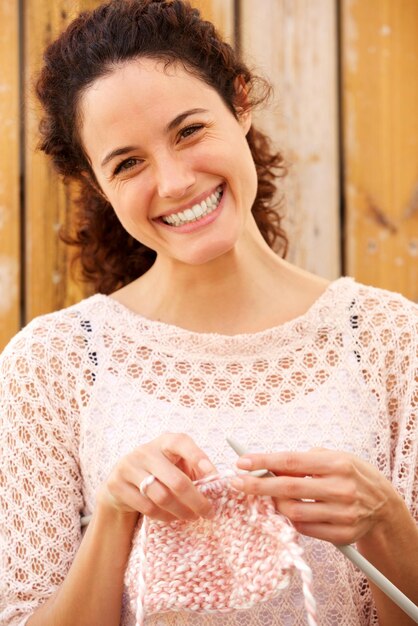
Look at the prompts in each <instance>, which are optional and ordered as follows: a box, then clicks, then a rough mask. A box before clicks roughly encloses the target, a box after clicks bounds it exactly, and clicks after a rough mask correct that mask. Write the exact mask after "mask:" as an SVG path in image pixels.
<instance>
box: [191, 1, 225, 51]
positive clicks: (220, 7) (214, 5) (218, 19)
mask: <svg viewBox="0 0 418 626" xmlns="http://www.w3.org/2000/svg"><path fill="white" fill-rule="evenodd" d="M190 4H191V5H192V6H194V7H196V8H197V9H199V11H200V12H201V14H202V16H203V17H204V19H206V20H209V22H212V23H213V24H215V26H216V28H218V29H219V32H220V33H221V34H222V36H223V37H225V39H226V41H227V42H228V43H229V44H230V45H231V46H233V45H234V33H235V27H234V19H235V15H234V2H233V0H191V2H190Z"/></svg>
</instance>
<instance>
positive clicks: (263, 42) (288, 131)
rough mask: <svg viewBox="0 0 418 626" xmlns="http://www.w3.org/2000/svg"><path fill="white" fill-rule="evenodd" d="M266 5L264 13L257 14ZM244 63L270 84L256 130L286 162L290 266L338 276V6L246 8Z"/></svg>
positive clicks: (304, 3) (311, 1)
mask: <svg viewBox="0 0 418 626" xmlns="http://www.w3.org/2000/svg"><path fill="white" fill-rule="evenodd" d="M260 4H262V8H263V10H260ZM240 32H241V48H242V52H243V57H244V60H246V61H247V63H248V64H249V65H250V67H254V68H255V70H256V71H257V70H258V71H259V73H261V74H262V75H264V76H266V77H267V79H268V80H270V82H271V83H272V84H273V87H274V92H275V105H274V106H273V107H272V108H271V109H269V110H265V111H264V110H263V111H262V112H260V113H259V114H258V116H257V118H256V120H257V124H258V125H259V126H260V127H261V128H262V129H263V130H264V131H266V132H267V134H268V135H269V136H270V137H271V138H272V140H273V141H274V143H275V145H276V146H277V147H278V149H279V150H280V151H281V152H282V153H283V154H284V155H285V157H286V160H287V161H288V163H289V164H290V169H289V173H288V176H287V177H286V180H285V181H284V191H285V213H286V219H285V222H284V225H285V228H286V230H287V232H288V235H289V239H290V253H289V256H288V258H289V260H290V261H292V262H294V263H296V264H297V265H299V266H301V267H303V268H305V269H308V270H310V271H312V272H314V273H316V274H319V275H321V276H324V277H328V278H330V279H331V278H336V277H337V276H339V275H340V271H341V268H340V224H339V206H340V198H339V156H338V155H339V146H338V143H339V141H338V134H339V131H338V78H337V68H338V62H337V55H338V53H337V16H336V3H335V2H334V1H333V0H291V1H289V0H263V1H262V3H259V2H254V0H241V28H240Z"/></svg>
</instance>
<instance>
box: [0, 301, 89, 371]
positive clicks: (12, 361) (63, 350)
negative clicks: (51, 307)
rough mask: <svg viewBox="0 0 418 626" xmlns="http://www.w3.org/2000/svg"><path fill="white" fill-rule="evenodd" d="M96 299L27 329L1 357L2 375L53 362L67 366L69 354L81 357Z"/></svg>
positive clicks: (34, 322)
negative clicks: (18, 368) (11, 370)
mask: <svg viewBox="0 0 418 626" xmlns="http://www.w3.org/2000/svg"><path fill="white" fill-rule="evenodd" d="M98 300H99V298H98V297H97V295H95V296H91V297H90V298H86V299H85V300H82V301H81V302H79V303H77V304H74V305H72V306H69V307H66V308H64V309H61V310H58V311H54V312H52V313H47V314H44V315H40V316H38V317H36V318H34V319H33V320H31V321H30V322H29V323H28V324H27V325H26V326H24V327H23V328H22V329H21V330H20V331H19V332H18V333H17V334H16V335H15V336H14V337H13V338H12V339H11V340H10V341H9V343H8V344H7V345H6V347H5V348H4V350H3V351H2V353H1V355H0V371H1V372H2V373H3V374H4V373H5V370H7V369H8V367H11V366H14V367H16V365H18V366H19V364H20V366H21V367H23V363H24V362H25V363H26V366H28V365H30V364H31V365H32V366H36V364H37V363H42V364H45V363H47V362H48V361H50V360H51V359H54V358H55V359H59V360H60V361H61V362H64V360H65V357H66V356H68V354H69V353H72V354H80V353H81V352H82V351H83V347H84V346H85V345H86V343H87V337H88V332H89V329H90V328H91V321H90V320H91V319H92V318H94V315H95V309H96V303H97V301H98Z"/></svg>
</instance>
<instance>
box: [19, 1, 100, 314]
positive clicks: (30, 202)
mask: <svg viewBox="0 0 418 626" xmlns="http://www.w3.org/2000/svg"><path fill="white" fill-rule="evenodd" d="M99 4H100V2H99V0H77V1H74V0H54V2H51V1H50V0H27V2H26V4H25V13H24V20H25V63H24V67H25V102H26V103H27V106H26V114H25V119H26V123H25V128H26V136H25V152H26V185H25V197H26V206H25V211H26V220H25V223H26V235H25V237H26V258H25V264H26V265H25V266H26V285H25V302H26V319H25V321H26V322H28V321H30V320H31V319H32V318H33V317H35V316H37V315H41V314H43V313H47V312H49V311H54V310H57V309H60V308H62V307H64V306H68V305H70V304H72V303H73V302H75V301H77V300H80V299H81V298H82V297H83V296H84V295H85V292H86V289H85V288H84V287H83V286H82V285H78V284H76V283H75V282H74V280H73V278H72V276H71V273H70V259H71V254H72V250H70V249H69V248H68V247H67V246H65V245H64V244H63V243H62V242H61V241H59V239H58V230H59V227H60V225H62V224H65V223H66V222H67V220H68V213H69V211H70V208H71V202H72V200H71V198H72V194H73V193H74V190H73V189H72V188H71V187H65V186H64V185H63V183H62V182H61V181H60V180H59V178H58V176H57V175H56V173H55V171H54V170H53V168H52V165H51V164H50V162H49V160H48V159H47V158H46V157H45V155H44V154H43V153H41V152H39V151H36V146H37V143H38V139H39V136H38V124H39V107H38V104H37V102H36V100H35V98H34V95H33V84H34V79H35V76H36V72H37V71H39V68H40V66H41V61H42V54H43V50H44V48H45V47H46V45H47V44H48V43H50V42H51V41H53V40H54V39H55V37H56V36H57V35H58V34H59V33H60V32H61V31H62V30H64V28H65V26H66V25H67V24H68V22H70V21H71V20H72V19H73V18H74V17H75V16H76V15H77V14H78V13H79V12H80V11H81V10H86V9H91V8H94V7H95V6H97V5H99Z"/></svg>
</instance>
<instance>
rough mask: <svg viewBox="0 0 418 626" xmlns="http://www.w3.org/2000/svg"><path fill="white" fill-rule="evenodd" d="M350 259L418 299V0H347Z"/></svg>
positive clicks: (350, 264)
mask: <svg viewBox="0 0 418 626" xmlns="http://www.w3.org/2000/svg"><path fill="white" fill-rule="evenodd" d="M342 33H343V105H344V106H343V114H344V147H345V150H344V151H345V155H344V160H345V195H346V225H347V228H346V241H347V246H346V267H347V272H348V273H349V274H351V275H354V276H355V277H356V278H357V279H359V280H361V281H362V282H365V283H368V284H372V285H376V286H380V287H384V288H387V289H390V290H393V291H399V292H401V293H403V294H404V295H406V296H407V297H409V298H411V299H413V300H415V301H418V3H417V2H416V0H399V1H398V2H393V0H368V1H367V2H363V1H362V0H344V2H343V3H342Z"/></svg>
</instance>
